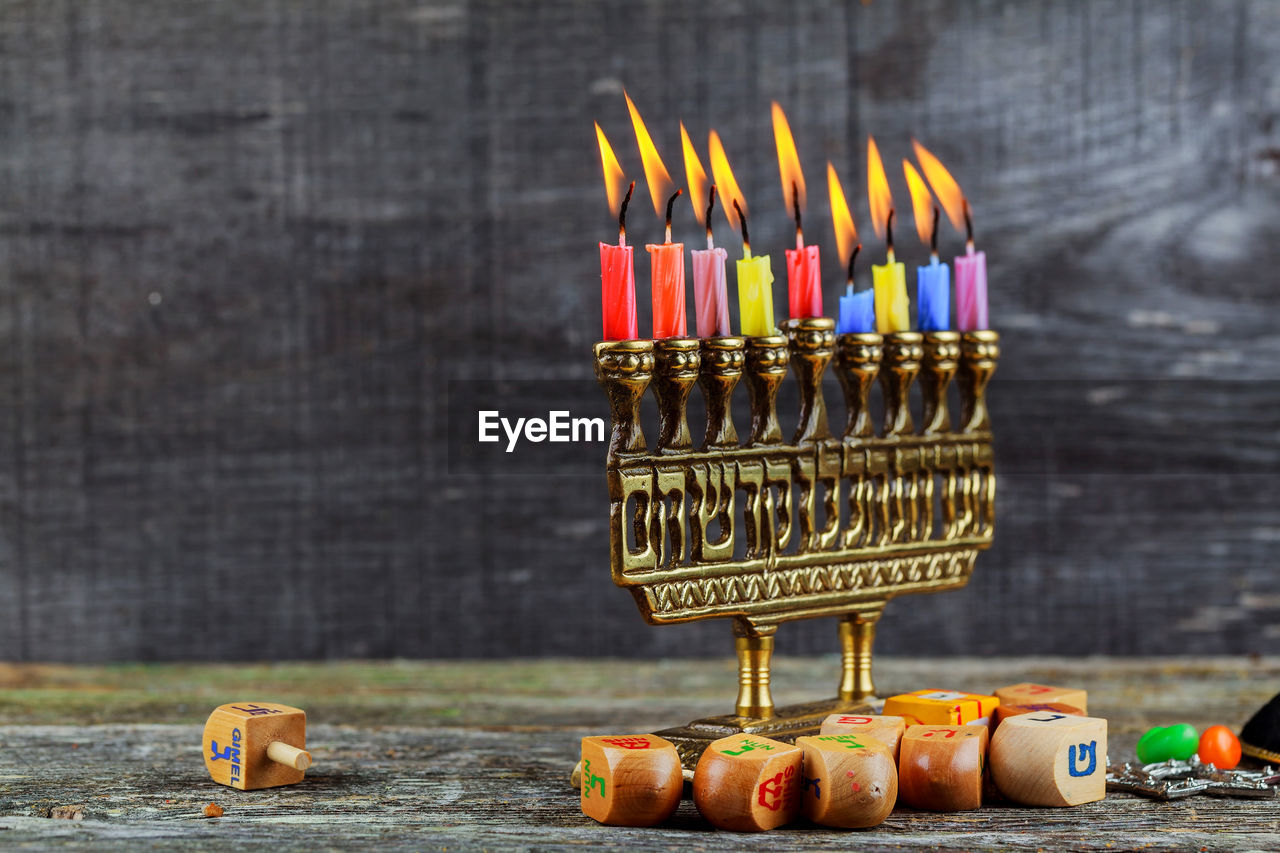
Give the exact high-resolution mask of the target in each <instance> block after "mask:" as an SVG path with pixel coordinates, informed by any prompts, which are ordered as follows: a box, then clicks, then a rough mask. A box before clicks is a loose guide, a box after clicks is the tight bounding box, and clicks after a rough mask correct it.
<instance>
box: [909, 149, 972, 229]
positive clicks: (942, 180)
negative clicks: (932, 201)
mask: <svg viewBox="0 0 1280 853" xmlns="http://www.w3.org/2000/svg"><path fill="white" fill-rule="evenodd" d="M911 145H912V147H914V148H915V150H916V159H917V160H919V161H920V168H921V169H923V170H924V176H925V177H926V178H928V179H929V186H931V187H933V191H934V192H935V193H936V194H937V196H938V201H939V202H941V203H942V209H943V210H945V211H946V212H947V219H950V220H951V224H952V225H954V226H955V228H956V230H957V231H964V230H965V222H964V206H965V198H964V193H962V192H961V191H960V185H959V184H957V183H956V180H955V178H953V177H951V173H950V172H948V171H947V170H946V167H944V166H943V165H942V163H941V162H940V161H939V160H938V158H937V157H934V156H933V154H931V153H929V149H928V148H925V147H924V146H923V145H921V144H920V143H919V142H918V141H917V140H915V139H912V140H911Z"/></svg>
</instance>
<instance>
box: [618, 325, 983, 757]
mask: <svg viewBox="0 0 1280 853" xmlns="http://www.w3.org/2000/svg"><path fill="white" fill-rule="evenodd" d="M783 331H784V334H783V335H771V336H765V337H750V338H740V337H719V338H709V339H704V340H699V339H695V338H667V339H664V340H658V341H639V340H630V341H611V342H605V343H599V344H596V346H595V358H596V375H597V376H598V377H599V379H600V382H601V384H602V385H604V387H605V389H606V391H607V392H608V395H609V404H610V409H611V415H612V423H613V428H612V435H611V437H610V442H609V457H608V477H609V500H610V536H609V540H610V552H611V564H612V571H613V580H614V583H616V584H618V586H621V587H624V588H626V589H629V590H630V591H631V593H632V595H633V596H634V597H635V600H636V604H637V605H638V606H639V608H640V613H641V614H642V615H643V616H644V618H645V619H646V620H647V621H648V622H649V623H650V624H654V625H660V624H666V623H671V622H687V621H691V620H695V619H711V618H716V617H727V618H731V619H733V624H734V636H735V646H736V648H737V654H738V701H737V707H736V709H735V713H734V714H731V715H727V716H723V717H711V718H708V719H703V720H697V721H694V722H692V723H690V724H688V725H687V726H682V727H679V728H674V729H668V730H666V731H663V732H659V733H658V734H660V735H662V736H663V737H665V738H667V739H668V740H671V741H673V742H674V743H675V744H676V745H677V747H678V748H679V750H680V754H681V758H682V760H683V762H684V765H685V767H686V768H689V769H692V767H693V766H694V765H695V764H696V763H697V760H698V756H699V755H700V754H701V752H702V749H703V747H705V745H706V744H707V743H709V742H710V741H712V740H715V739H716V738H720V737H724V736H726V735H729V734H733V733H735V732H741V731H747V732H756V733H760V734H767V735H768V736H770V737H779V738H782V739H784V740H790V739H792V738H794V737H796V736H798V735H802V734H807V733H812V732H813V731H814V730H816V728H817V726H818V724H819V723H820V722H821V720H822V719H823V717H825V716H826V715H827V714H830V713H833V712H835V711H846V710H848V711H856V710H858V709H863V710H865V708H866V705H865V700H866V699H867V698H868V697H873V696H874V695H875V687H874V684H873V683H872V678H871V648H872V644H873V642H874V640H875V629H876V622H877V621H878V620H879V618H880V614H881V611H882V610H883V609H884V605H885V602H887V601H888V600H889V599H890V598H892V597H894V596H897V595H903V594H906V593H913V592H933V591H937V590H944V589H954V588H957V587H961V586H963V585H964V584H965V583H966V582H968V580H969V575H970V573H971V572H972V571H973V564H974V560H975V559H976V558H977V555H978V552H979V551H980V550H983V549H985V548H987V547H989V546H990V544H991V537H992V531H993V528H994V521H995V473H994V470H993V467H992V450H991V423H990V418H989V416H988V412H987V406H986V386H987V382H988V381H989V380H990V378H991V374H992V373H993V372H994V371H995V366H996V361H997V359H998V358H999V354H1000V349H999V337H998V336H997V335H996V333H994V332H990V331H979V332H965V333H960V332H926V333H917V332H898V333H892V334H888V335H883V336H882V335H878V334H846V335H839V336H837V335H836V334H835V332H834V323H833V321H832V320H830V319H827V318H814V319H801V320H789V321H788V322H787V323H786V324H785V325H784V329H783ZM833 356H835V357H836V371H837V376H838V378H839V380H840V384H841V387H842V388H843V390H844V399H845V407H846V411H847V414H848V417H847V420H846V422H845V427H844V433H843V435H842V436H840V437H835V436H833V435H832V434H831V430H830V428H829V426H828V422H827V406H826V401H825V399H824V397H823V391H822V378H823V376H824V374H825V372H826V370H827V366H828V364H829V363H830V362H831V360H832V357H833ZM788 365H790V367H791V369H792V370H793V371H794V372H795V376H796V380H797V382H798V386H799V393H800V415H799V425H798V427H797V428H796V431H795V434H794V436H793V437H792V438H791V441H790V443H787V442H786V441H784V439H783V435H782V429H781V427H780V425H779V423H778V413H777V402H776V399H777V394H778V389H779V387H780V385H781V384H782V382H783V380H784V378H785V376H786V373H787V368H788ZM744 374H745V376H746V380H747V383H746V384H747V391H748V392H749V395H750V404H751V406H750V407H751V425H750V432H749V433H748V436H747V439H746V441H745V442H741V443H740V442H739V440H738V434H737V430H736V429H735V427H734V423H733V417H732V406H731V401H732V397H733V392H734V389H735V387H736V386H737V385H738V382H739V380H740V379H741V378H742V377H743V375H744ZM957 375H958V377H959V382H958V384H959V388H960V398H961V402H962V412H961V415H960V422H959V426H958V428H957V427H955V426H953V423H952V417H951V413H950V411H949V409H948V405H947V391H948V388H949V386H950V385H951V382H952V380H953V379H954V378H955V377H957ZM917 376H919V378H920V382H919V386H920V391H921V395H922V398H923V407H922V409H921V411H922V417H921V420H922V425H921V428H920V429H919V431H917V430H916V429H915V426H914V424H913V419H912V416H911V402H910V394H911V388H912V385H913V384H914V383H915V379H916V377H917ZM877 377H879V380H880V388H881V394H882V398H883V404H884V425H883V428H882V429H881V430H880V432H879V434H877V433H876V431H875V428H874V426H873V424H872V418H871V412H870V408H869V398H870V395H871V391H872V386H873V384H874V381H875V379H876V378H877ZM695 382H696V383H698V385H700V386H701V388H702V394H703V396H704V397H705V400H706V410H707V424H706V431H705V434H704V438H703V441H702V444H701V445H700V446H698V447H695V446H694V444H693V440H692V437H691V435H690V431H689V425H688V418H687V415H686V409H687V406H686V404H687V402H688V399H689V393H690V391H691V389H692V388H693V385H694V383H695ZM650 387H652V388H653V392H654V396H655V398H656V399H657V404H658V419H659V421H658V436H657V440H656V442H655V446H654V448H653V450H652V451H650V450H648V449H647V445H646V443H645V438H644V434H643V431H642V429H641V426H640V404H641V400H642V399H643V397H644V394H645V391H646V390H647V389H648V388H650ZM739 493H742V497H741V500H739ZM842 507H843V512H842ZM739 508H740V511H739ZM740 534H741V535H740ZM822 616H835V617H838V618H839V619H840V622H839V637H840V648H841V661H842V665H841V678H840V686H839V690H838V693H837V696H836V697H835V698H834V699H831V700H828V701H824V702H815V703H809V704H805V705H794V706H790V707H786V708H775V707H774V705H773V698H772V695H771V693H770V689H769V665H770V658H771V657H772V654H773V647H774V633H775V632H776V631H777V628H778V625H779V624H780V623H782V622H786V621H790V620H794V619H813V618H817V617H822Z"/></svg>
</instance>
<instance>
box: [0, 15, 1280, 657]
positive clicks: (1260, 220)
mask: <svg viewBox="0 0 1280 853" xmlns="http://www.w3.org/2000/svg"><path fill="white" fill-rule="evenodd" d="M1277 44H1280V5H1277V4H1275V3H1272V2H1266V0H1256V2H1226V1H1225V0H1219V2H1200V1H1199V0H1194V2H1193V0H1183V1H1182V2H1165V0H1151V2H1088V3H1076V2H1067V0H1059V2H1043V3H1034V4H1030V3H1028V4H1015V3H1007V2H994V1H990V2H989V1H988V0H983V2H977V3H965V4H960V3H942V2H915V1H914V0H912V1H911V2H885V0H875V2H864V3H839V2H814V3H805V4H800V5H797V6H794V7H792V6H791V4H782V5H779V4H772V3H767V2H763V0H761V2H746V1H745V0H740V2H730V0H716V2H710V3H705V4H696V5H691V4H686V3H679V2H675V0H657V1H656V2H650V3H644V4H634V3H625V2H609V3H605V4H597V3H590V2H557V3H531V2H519V3H505V2H466V0H455V2H449V0H420V2H408V0H379V2H357V1H356V0H328V1H327V2H324V0H312V1H311V2H302V0H228V2H221V3H216V4H202V5H199V4H198V5H190V4H186V5H183V6H182V7H178V6H175V5H174V4H171V3H165V2H159V0H146V2H138V1H137V0H92V2H77V1H76V0H4V2H0V411H3V413H4V414H3V418H2V419H0V658H2V659H11V660H41V659H61V660H83V661H90V660H106V659H164V658H208V659H216V658H258V657H272V658H310V657H325V656H383V655H409V656H428V655H430V656H485V655H506V654H515V653H519V654H565V653H572V654H608V655H627V654H634V655H653V654H673V653H678V654H705V653H717V654H721V653H725V652H727V650H728V640H727V629H726V628H725V626H723V625H717V624H712V625H700V626H689V627H679V628H667V629H662V630H651V629H648V628H646V627H645V626H644V625H643V624H642V623H641V622H640V620H639V618H638V616H637V615H636V614H635V612H634V609H633V605H632V604H631V602H630V601H629V597H628V596H627V595H626V594H624V593H622V592H621V591H618V590H616V589H614V588H613V587H612V585H611V584H610V582H609V580H608V570H607V555H606V542H607V536H606V527H605V523H606V518H607V510H606V505H605V490H604V482H603V473H602V471H603V460H602V457H603V450H602V448H601V447H600V446H599V445H581V446H574V447H573V448H572V451H571V458H568V459H567V461H566V465H565V467H564V468H563V471H562V473H561V474H559V475H557V474H555V473H554V471H555V470H560V469H554V468H553V469H552V472H553V473H551V474H548V475H544V476H536V475H535V473H531V472H529V471H522V470H512V471H508V470H507V469H506V468H504V465H503V460H502V458H501V456H498V457H493V458H489V457H485V458H481V459H478V460H474V461H472V462H468V463H466V464H464V463H463V462H461V461H458V460H463V459H465V458H466V453H467V452H468V451H469V450H473V449H474V448H473V447H471V448H469V447H466V446H461V445H465V444H466V443H467V442H466V440H465V437H466V434H467V433H466V430H465V429H461V430H458V429H455V430H453V431H451V429H450V423H451V421H452V422H453V423H455V424H470V423H473V422H474V410H470V411H469V410H467V406H466V404H465V400H464V399H463V398H459V400H458V401H456V405H455V404H451V403H450V397H449V390H450V387H451V384H450V383H451V382H452V383H453V386H454V387H462V388H465V387H466V383H467V382H472V383H474V387H475V388H480V389H483V388H488V387H498V386H495V385H491V384H485V383H496V382H499V381H502V380H507V381H515V382H517V383H522V382H526V381H528V380H540V381H546V382H552V380H555V382H556V383H558V384H555V383H553V384H555V387H556V388H558V389H562V390H561V391H558V392H557V393H565V394H566V395H567V396H568V397H569V398H570V400H571V402H572V408H573V409H574V410H575V413H578V412H581V413H584V414H600V413H602V412H603V410H604V406H603V400H602V395H601V394H600V392H599V390H598V389H597V388H595V387H594V383H593V381H592V379H591V367H590V359H589V356H588V351H589V345H590V344H591V343H592V341H593V340H594V339H595V336H596V334H597V330H598V324H599V306H598V287H597V284H596V282H597V281H598V269H597V267H596V260H595V257H596V250H595V242H596V241H597V240H598V239H600V238H608V237H609V232H610V226H609V217H608V214H607V212H606V210H605V207H604V203H603V193H602V192H601V188H600V183H599V178H598V166H597V159H596V154H595V151H594V139H593V135H592V129H591V122H592V120H594V119H598V120H599V121H600V122H601V123H602V125H603V126H604V127H605V129H606V131H607V132H609V133H610V134H611V135H612V136H613V137H614V139H615V142H616V144H617V145H618V149H619V152H620V154H621V155H622V157H623V160H624V164H625V165H626V166H627V167H628V169H629V170H631V171H635V170H636V169H637V168H638V162H637V160H638V158H637V157H636V155H635V153H634V150H633V147H632V144H631V142H630V136H629V131H628V125H627V119H626V113H625V108H624V105H623V101H622V89H623V87H624V86H626V87H627V88H628V90H629V91H630V92H631V93H632V95H633V96H634V97H635V99H636V101H637V103H638V105H639V106H640V108H641V109H642V110H643V112H644V114H645V115H646V117H648V119H649V121H650V124H651V129H652V130H653V132H654V135H655V138H656V140H657V142H658V144H659V145H660V146H661V148H662V150H663V151H664V152H665V153H666V155H667V158H668V163H669V165H671V166H672V167H673V171H677V172H678V171H679V154H678V142H679V138H678V131H677V124H676V121H677V119H683V120H684V121H685V122H686V124H687V125H688V126H689V128H690V130H691V131H692V132H693V134H694V136H695V137H696V138H698V139H703V138H705V133H706V131H707V130H708V128H710V127H715V128H717V129H719V131H720V132H721V133H722V135H723V136H724V137H725V139H726V145H727V146H728V147H729V151H730V155H731V156H732V157H733V158H734V159H735V165H736V168H737V171H738V175H739V179H740V181H741V182H742V184H743V185H744V190H745V192H746V193H747V195H748V198H749V199H751V204H752V211H753V214H754V216H753V229H752V230H753V238H754V241H753V242H754V243H755V244H756V246H757V248H758V249H760V250H768V251H771V252H774V253H778V252H780V251H781V249H782V248H784V247H785V244H786V241H787V232H788V229H789V227H790V226H789V224H788V222H787V220H786V219H785V216H784V215H783V211H782V199H781V193H780V191H779V190H778V187H777V186H776V184H777V177H776V166H775V163H774V161H773V154H772V140H771V136H770V130H769V123H768V106H769V101H770V100H771V99H775V98H776V99H778V100H780V101H781V102H782V103H783V104H784V105H785V106H786V108H787V110H788V113H789V115H790V118H791V122H792V127H793V129H794V131H795V135H796V138H797V140H798V143H799V146H800V152H801V156H802V158H803V161H804V163H805V165H806V168H807V170H808V175H809V181H810V184H811V185H812V188H813V189H812V192H811V207H810V222H811V223H817V224H812V225H811V233H813V234H817V235H820V237H821V241H822V245H823V251H824V252H825V253H826V257H827V258H828V259H830V258H831V257H832V253H833V246H832V241H831V238H830V237H829V235H828V233H827V232H828V229H829V226H828V220H827V219H826V205H825V202H824V201H823V193H822V192H821V185H822V181H821V176H822V162H823V160H824V159H828V158H829V159H831V160H832V161H833V162H835V164H836V165H837V167H838V168H839V169H840V171H841V172H842V174H843V176H844V178H845V182H846V186H847V187H848V188H849V189H850V194H851V196H853V197H854V198H857V199H858V204H857V210H856V211H855V216H856V217H857V218H858V221H859V223H860V224H861V225H862V226H863V231H864V232H867V231H869V229H867V228H866V223H867V219H866V206H865V202H864V201H862V200H861V191H860V188H861V187H862V185H863V184H862V174H863V171H862V165H863V163H862V161H863V153H862V152H863V147H864V139H865V136H866V134H867V133H874V134H875V135H876V136H877V138H878V139H879V140H880V142H881V144H882V148H883V150H884V153H885V156H886V159H887V162H888V163H889V164H890V165H891V166H892V165H893V164H896V163H897V162H898V160H899V159H900V158H901V157H902V156H904V155H905V154H907V153H908V142H909V139H910V136H911V135H912V134H914V135H916V136H918V137H919V138H920V139H921V140H923V141H925V142H926V144H928V145H930V146H931V147H932V148H933V150H934V151H935V152H936V153H938V154H939V155H940V156H941V157H942V158H943V159H944V161H945V162H947V163H948V164H949V165H951V166H952V168H953V171H954V172H955V173H956V175H957V176H958V177H959V179H960V181H961V183H962V185H963V186H964V187H965V189H966V191H967V193H968V194H969V196H970V197H971V198H972V199H973V202H974V207H975V212H976V221H977V228H978V233H979V238H980V242H981V244H982V245H983V246H984V247H985V248H986V249H987V251H988V253H989V256H990V267H991V289H992V290H991V302H992V306H993V308H992V318H993V322H994V324H995V325H996V327H997V328H999V329H1000V330H1001V331H1002V332H1003V333H1004V351H1005V358H1004V362H1003V364H1002V367H1001V372H1000V379H999V381H998V383H997V385H996V387H995V388H994V389H993V395H994V407H995V414H996V417H997V418H998V421H997V428H998V429H999V452H1000V465H1001V466H1002V468H1001V486H1000V488H1001V489H1002V505H1001V510H1000V531H999V534H998V536H997V543H996V546H995V548H994V549H993V551H992V552H991V553H990V554H989V555H987V556H986V557H984V559H982V560H981V561H980V562H979V567H978V571H977V572H976V574H975V576H974V580H973V582H972V584H971V585H970V587H969V588H968V589H966V590H965V591H963V592H959V593H954V594H948V595H944V596H937V597H933V598H923V599H915V600H910V601H904V602H900V603H895V604H893V605H891V606H890V609H889V615H888V617H887V618H886V620H885V622H884V625H883V629H882V632H881V641H880V649H882V650H883V651H889V652H898V653H929V654H948V653H954V654H962V653H963V654H984V653H993V652H998V651H1001V650H1009V649H1017V650H1018V652H1020V653H1024V652H1058V653H1073V654H1074V653H1110V654H1156V653H1160V654H1167V653H1186V652H1199V653H1249V652H1259V651H1262V650H1264V649H1269V648H1271V649H1273V648H1274V647H1275V643H1276V641H1277V639H1280V619H1278V618H1277V617H1280V572H1277V571H1276V561H1275V552H1276V545H1277V543H1278V542H1280V516H1278V514H1277V510H1278V509H1280V497H1278V496H1277V495H1278V494H1280V493H1278V492H1277V490H1276V488H1275V486H1274V483H1275V477H1276V475H1277V474H1280V464H1278V461H1277V460H1278V459H1280V454H1278V452H1277V451H1280V429H1277V426H1278V425H1280V394H1278V393H1277V392H1278V391H1280V385H1278V384H1277V381H1280V334H1278V333H1277V326H1276V319H1275V318H1276V316H1277V311H1278V309H1280V287H1277V278H1278V276H1277V273H1276V270H1277V269H1280V122H1278V121H1277V119H1278V117H1280V51H1277V50H1276V49H1275V48H1276V45H1277ZM893 171H894V175H895V191H896V192H897V193H898V194H899V196H900V197H901V196H902V194H903V193H905V188H904V186H903V185H902V183H901V181H900V180H897V179H896V178H897V171H896V170H893ZM681 211H682V212H681V213H680V215H679V218H678V220H677V230H678V233H679V234H680V235H682V236H683V237H685V238H686V239H689V240H693V239H696V238H697V236H698V232H697V229H696V226H694V224H693V222H692V219H691V217H689V215H688V208H687V207H684V208H681ZM632 222H633V239H634V240H635V241H636V242H642V241H644V240H646V239H654V238H655V237H656V236H658V234H659V226H658V223H657V221H656V219H654V218H653V217H652V216H651V211H650V210H649V208H648V200H647V198H646V197H645V196H644V194H643V193H642V194H641V197H640V198H639V199H638V202H637V204H636V205H635V206H634V207H633V218H632ZM722 230H725V229H722ZM902 232H903V236H902V238H901V239H902V242H903V243H904V244H905V245H906V246H908V247H910V248H907V249H904V253H903V254H904V258H905V260H907V262H908V263H912V262H918V261H919V260H921V259H922V258H923V253H922V252H920V250H919V248H918V247H916V246H915V245H914V238H913V237H912V236H911V235H910V233H909V229H908V228H905V227H904V228H903V229H902ZM724 236H725V237H726V238H728V235H727V234H725V235H724ZM864 240H865V241H866V242H867V245H868V256H869V257H870V256H878V254H879V252H880V247H879V245H878V242H877V241H876V240H875V239H874V238H873V237H871V236H870V235H869V234H866V233H864ZM728 242H729V245H730V249H731V253H734V254H736V250H737V244H736V241H734V240H732V239H729V241H728ZM943 243H944V252H945V253H952V252H954V251H956V250H958V249H959V247H960V243H959V240H958V239H957V238H956V236H955V235H954V234H953V233H951V232H946V233H945V234H944V241H943ZM864 263H869V260H868V261H866V262H864ZM828 266H829V267H830V275H829V276H828V278H829V280H831V281H833V282H834V281H836V274H835V271H834V264H832V263H829V264H828ZM776 267H778V263H777V262H776V261H775V268H776ZM646 270H647V266H646V263H645V261H643V260H641V261H640V262H639V267H638V275H639V276H640V277H641V278H644V277H645V276H646V275H647V272H646ZM860 274H861V275H863V276H866V275H867V272H866V269H865V266H863V267H861V273H860ZM834 287H835V285H834V284H833V285H832V289H834ZM647 292H648V290H647V287H646V286H644V285H643V284H642V285H641V288H640V293H641V295H642V296H644V295H645V294H647ZM779 293H781V288H779ZM778 299H779V303H780V308H781V305H782V304H783V303H784V299H783V298H782V297H781V296H779V297H778ZM832 299H834V293H829V294H828V300H832ZM642 301H643V300H642ZM647 324H648V318H647V311H645V310H644V309H642V316H641V328H642V329H643V328H646V327H647ZM531 387H533V388H542V387H544V386H541V385H538V386H531ZM546 387H548V388H549V387H550V386H549V385H548V386H546ZM564 389H568V390H564ZM532 393H535V394H536V393H540V392H536V391H535V392H532ZM548 393H550V392H549V391H548ZM463 397H465V394H464V395H463ZM467 399H469V398H467ZM451 435H453V436H454V439H453V441H452V443H451V440H450V436H451ZM458 436H462V437H461V438H459V437H458ZM566 452H569V451H566ZM557 458H558V457H557ZM533 465H534V467H535V468H536V466H537V460H534V462H533ZM833 645H834V628H833V627H832V626H830V625H805V626H796V627H790V626H788V627H786V628H784V630H783V633H782V634H781V635H780V637H779V649H780V650H786V651H791V652H812V651H819V650H822V651H825V650H830V649H831V648H833Z"/></svg>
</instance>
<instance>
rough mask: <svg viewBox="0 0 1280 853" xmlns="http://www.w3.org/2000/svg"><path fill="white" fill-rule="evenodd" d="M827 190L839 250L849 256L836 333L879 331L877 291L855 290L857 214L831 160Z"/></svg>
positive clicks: (842, 258)
mask: <svg viewBox="0 0 1280 853" xmlns="http://www.w3.org/2000/svg"><path fill="white" fill-rule="evenodd" d="M827 193H828V195H830V196H831V224H832V226H833V227H834V228H835V232H836V251H837V252H838V253H839V255H840V262H841V263H842V264H844V263H845V258H848V259H849V260H848V263H847V267H848V275H847V277H846V279H845V286H844V296H841V297H840V319H839V321H838V322H837V323H836V332H837V333H838V334H841V335H844V334H849V333H851V332H854V333H858V334H866V333H868V332H874V331H875V330H876V305H875V291H874V290H864V291H862V292H861V293H854V292H853V262H854V261H855V260H857V258H858V252H859V251H861V250H862V244H861V243H859V242H858V229H857V228H856V227H854V224H853V214H852V213H850V212H849V202H848V201H846V200H845V197H844V188H843V187H841V186H840V178H839V177H837V176H836V167H835V166H832V165H831V161H830V160H828V161H827Z"/></svg>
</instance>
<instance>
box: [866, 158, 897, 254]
mask: <svg viewBox="0 0 1280 853" xmlns="http://www.w3.org/2000/svg"><path fill="white" fill-rule="evenodd" d="M867 200H868V201H869V202H870V204H871V227H872V228H874V229H875V232H876V236H877V237H884V235H885V231H886V230H887V229H888V227H889V211H890V210H892V209H893V196H892V195H891V194H890V192H889V179H888V178H887V177H886V176H885V174H884V163H883V162H882V161H881V160H880V149H879V148H877V147H876V141H875V139H874V138H873V137H871V136H868V137H867Z"/></svg>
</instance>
